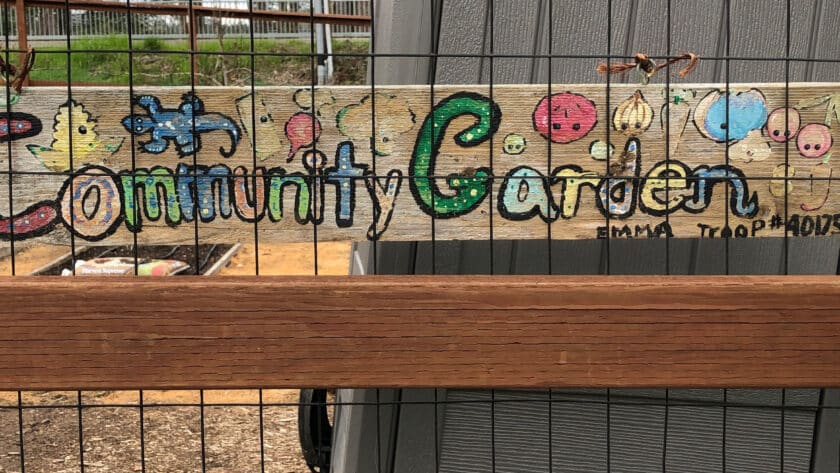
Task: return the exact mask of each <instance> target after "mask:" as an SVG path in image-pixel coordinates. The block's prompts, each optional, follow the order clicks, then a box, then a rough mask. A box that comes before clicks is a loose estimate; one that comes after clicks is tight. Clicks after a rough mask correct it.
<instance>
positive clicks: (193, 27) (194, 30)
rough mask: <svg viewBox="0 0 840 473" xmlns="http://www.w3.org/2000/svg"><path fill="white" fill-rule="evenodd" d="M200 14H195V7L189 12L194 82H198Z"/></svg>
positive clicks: (188, 20)
mask: <svg viewBox="0 0 840 473" xmlns="http://www.w3.org/2000/svg"><path fill="white" fill-rule="evenodd" d="M197 20H198V16H197V15H196V14H195V8H190V10H189V13H188V19H187V24H188V25H189V33H190V61H192V84H198V56H197V55H196V54H195V53H196V51H198V22H197Z"/></svg>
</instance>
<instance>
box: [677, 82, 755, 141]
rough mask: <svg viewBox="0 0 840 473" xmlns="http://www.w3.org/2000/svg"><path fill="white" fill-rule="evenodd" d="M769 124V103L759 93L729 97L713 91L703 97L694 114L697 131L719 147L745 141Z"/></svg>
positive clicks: (753, 90) (739, 93) (743, 93)
mask: <svg viewBox="0 0 840 473" xmlns="http://www.w3.org/2000/svg"><path fill="white" fill-rule="evenodd" d="M727 112H728V113H727ZM727 115H728V116H727ZM766 122H767V103H766V101H765V99H764V95H763V94H762V93H761V92H760V91H758V90H756V89H751V90H749V91H746V92H738V93H737V94H735V95H732V94H731V93H730V94H729V95H728V96H727V95H725V94H722V93H721V92H720V91H719V90H713V91H712V92H709V93H708V94H707V95H706V96H705V97H703V99H702V100H701V101H700V103H698V104H697V108H696V109H695V111H694V125H695V126H696V127H697V130H699V131H700V133H701V134H702V135H703V136H705V137H706V138H709V139H710V140H714V141H717V142H719V143H723V142H725V141H738V140H742V139H744V138H746V137H747V135H748V134H749V133H750V132H751V131H753V130H760V129H761V128H762V127H764V124H765V123H766Z"/></svg>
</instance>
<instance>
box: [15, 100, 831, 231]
mask: <svg viewBox="0 0 840 473" xmlns="http://www.w3.org/2000/svg"><path fill="white" fill-rule="evenodd" d="M371 92H372V90H371V88H370V87H331V88H319V89H317V90H315V91H314V94H313V93H312V90H311V89H310V88H303V89H297V88H282V87H270V88H258V89H257V91H256V93H255V94H251V90H250V89H249V88H198V89H196V90H194V91H192V90H190V89H189V88H135V90H134V96H133V97H132V96H130V95H129V91H128V90H127V89H125V88H74V89H73V90H72V96H71V97H68V95H67V89H65V88H38V89H35V88H29V89H26V90H25V91H24V92H23V94H22V95H21V96H15V95H13V96H12V97H11V98H12V100H11V101H10V102H11V103H10V104H9V105H8V106H6V105H4V107H7V111H5V112H3V116H2V117H0V140H2V141H3V142H4V144H3V145H2V146H0V161H2V162H0V169H3V170H9V171H10V172H6V173H4V174H3V175H2V178H0V181H2V182H0V196H2V197H0V213H2V215H3V217H2V218H1V219H0V239H2V240H4V241H6V242H8V240H10V239H11V238H14V239H15V241H23V240H33V239H37V240H41V241H47V242H51V243H65V242H68V241H69V240H70V235H71V234H72V235H75V238H76V240H77V241H82V242H85V244H89V243H88V242H100V243H102V244H121V243H131V242H133V240H134V235H133V234H137V238H138V241H139V242H140V243H141V244H152V243H179V242H190V241H193V240H194V238H195V235H196V232H197V233H198V236H199V239H200V240H201V241H202V242H205V241H206V242H213V241H217V242H221V241H226V242H231V241H250V240H252V239H253V236H254V232H255V231H256V232H258V235H259V238H260V241H312V240H313V239H314V238H315V237H316V233H317V239H318V240H374V239H382V240H429V239H431V238H432V235H433V233H434V238H436V239H441V240H443V239H487V238H489V237H490V232H491V227H492V235H493V238H496V239H529V238H530V239H537V238H547V237H548V236H549V231H550V236H551V238H553V239H585V238H607V237H609V238H664V237H666V236H673V237H702V238H717V237H733V238H741V237H768V236H781V235H784V234H785V231H786V230H787V234H788V235H790V236H802V237H809V236H820V235H833V234H835V233H838V232H840V198H836V197H835V196H836V195H838V192H840V189H838V190H837V191H835V189H836V188H838V183H837V182H836V180H834V179H833V177H835V176H836V175H837V174H835V173H834V171H833V169H834V167H835V162H836V160H835V162H832V160H831V156H832V151H833V150H832V145H833V142H834V137H835V135H836V132H835V131H834V128H835V127H836V124H837V122H838V120H840V118H838V114H840V111H838V108H837V106H838V103H840V85H836V84H793V85H791V86H790V88H789V89H788V90H787V92H786V89H785V87H784V84H762V85H743V84H735V85H732V86H731V88H730V93H729V95H728V96H727V94H726V93H725V89H724V87H723V86H721V85H690V86H685V88H681V89H672V90H670V91H666V89H665V88H664V87H663V86H662V85H661V84H660V85H653V84H652V85H647V86H641V87H640V86H628V85H613V86H612V87H611V88H610V96H609V100H607V97H606V92H607V89H606V87H605V86H604V85H603V84H600V85H599V84H591V85H552V86H551V87H550V88H549V86H548V85H534V86H530V85H529V86H522V85H517V86H498V85H497V86H495V87H493V89H492V91H491V90H490V89H489V88H488V87H486V86H436V87H435V88H434V89H431V88H430V87H429V86H410V87H390V88H386V87H377V88H376V90H375V93H373V94H372V93H371ZM8 110H11V111H10V112H9V111H8ZM10 159H11V162H9V160H10ZM838 159H840V158H838ZM10 178H11V182H9V179H10ZM7 244H8V243H7Z"/></svg>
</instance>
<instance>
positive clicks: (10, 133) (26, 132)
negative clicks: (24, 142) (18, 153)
mask: <svg viewBox="0 0 840 473" xmlns="http://www.w3.org/2000/svg"><path fill="white" fill-rule="evenodd" d="M41 129H42V127H41V120H39V119H38V117H36V116H34V115H30V114H28V113H20V112H3V113H0V143H2V142H6V141H15V140H19V139H22V138H29V137H32V136H35V135H37V134H39V133H41Z"/></svg>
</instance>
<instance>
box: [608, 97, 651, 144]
mask: <svg viewBox="0 0 840 473" xmlns="http://www.w3.org/2000/svg"><path fill="white" fill-rule="evenodd" d="M651 123H653V109H652V108H650V104H648V103H647V101H646V100H645V96H644V95H642V91H640V90H637V91H636V92H635V93H634V94H633V95H632V96H630V97H628V98H627V99H626V100H625V101H623V102H621V103H620V104H619V105H618V107H616V109H615V113H614V114H613V128H615V129H616V130H618V131H620V132H621V133H623V134H624V135H626V136H637V135H641V134H642V133H644V132H645V131H646V130H647V129H648V128H650V124H651Z"/></svg>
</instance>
